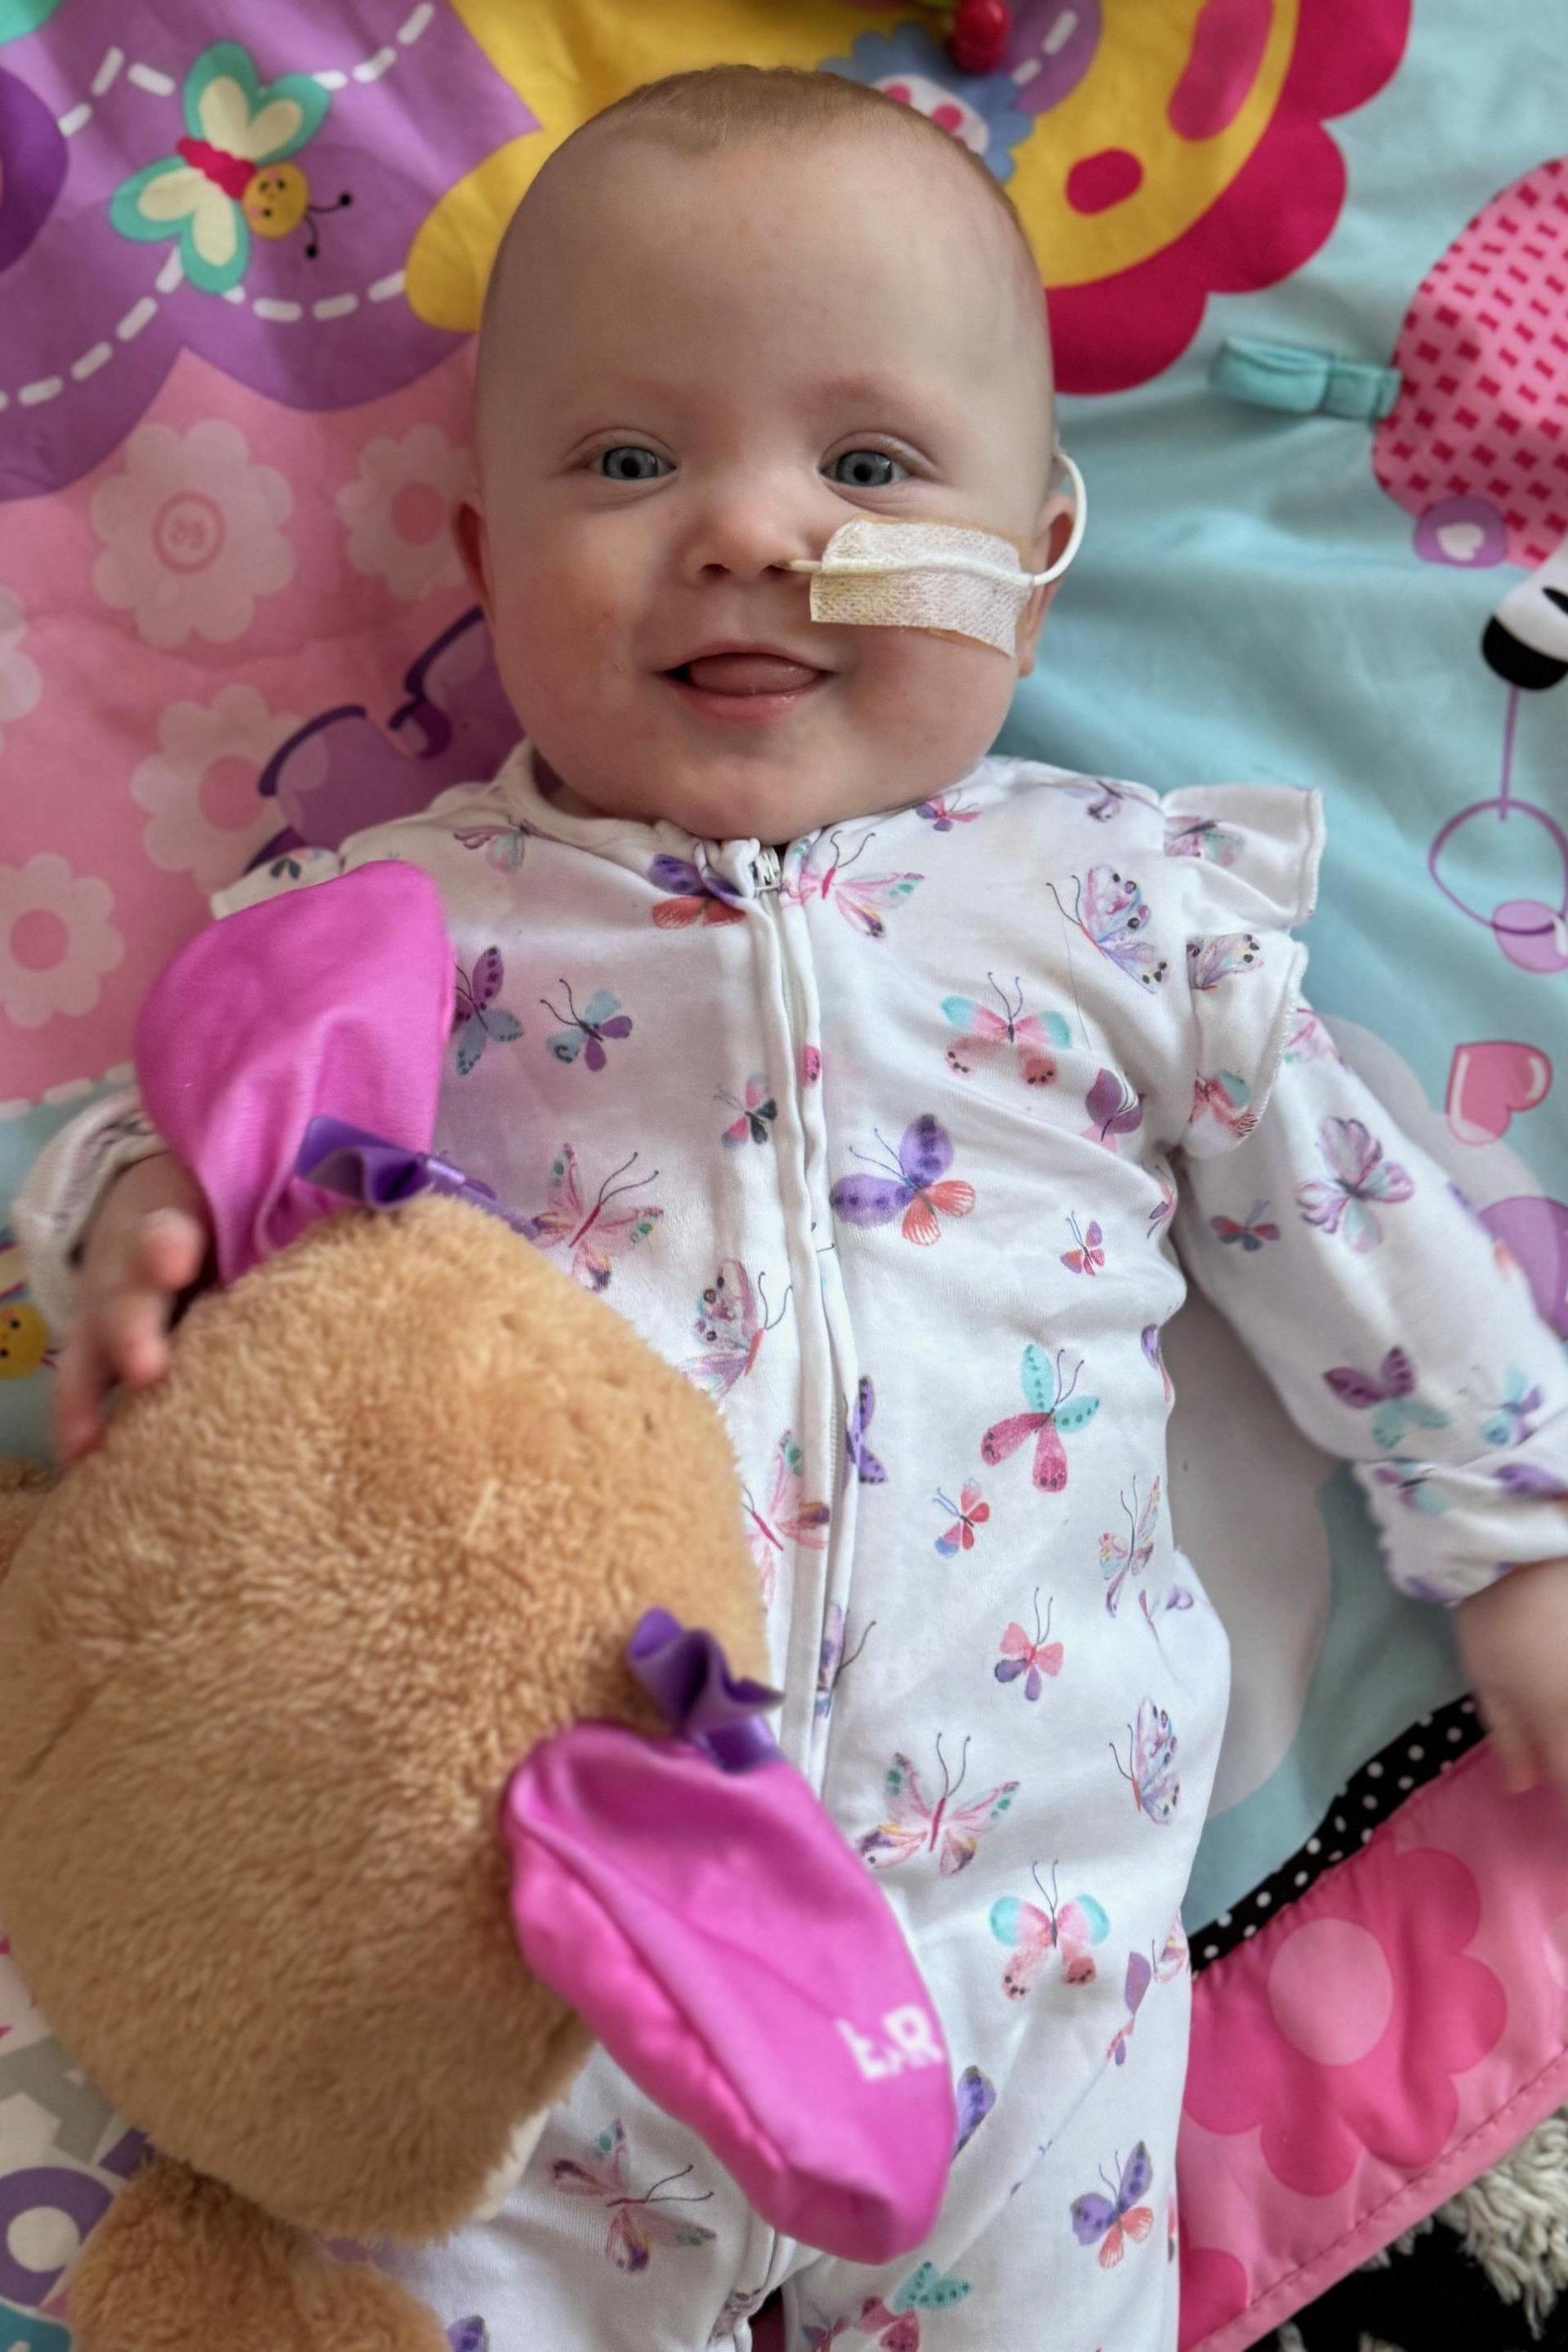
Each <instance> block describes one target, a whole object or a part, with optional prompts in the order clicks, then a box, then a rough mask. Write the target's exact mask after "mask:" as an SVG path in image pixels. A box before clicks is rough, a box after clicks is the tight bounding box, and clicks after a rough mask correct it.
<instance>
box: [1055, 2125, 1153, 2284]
mask: <svg viewBox="0 0 1568 2352" xmlns="http://www.w3.org/2000/svg"><path fill="white" fill-rule="evenodd" d="M1113 2161H1114V2162H1115V2163H1116V2164H1117V2165H1118V2168H1119V2169H1120V2171H1121V2179H1120V2181H1119V2182H1118V2183H1117V2184H1116V2185H1115V2186H1114V2187H1112V2185H1111V2182H1110V2179H1109V2177H1108V2176H1107V2174H1106V2171H1105V2168H1104V2167H1103V2166H1101V2168H1100V2179H1101V2180H1103V2181H1104V2182H1105V2186H1106V2188H1107V2189H1110V2195H1109V2196H1108V2197H1101V2196H1100V2194H1099V2192H1098V2191H1097V2190H1095V2189H1090V2191H1089V2195H1088V2196H1087V2197H1075V2198H1074V2199H1073V2201H1072V2233H1073V2236H1074V2237H1075V2238H1076V2239H1077V2240H1078V2242H1079V2245H1080V2246H1092V2245H1093V2244H1094V2242H1095V2241H1096V2239H1098V2240H1099V2241H1100V2268H1101V2270H1106V2271H1109V2270H1113V2269H1114V2268H1115V2266H1116V2264H1117V2263H1119V2262H1120V2261H1121V2257H1122V2255H1123V2254H1124V2253H1125V2252H1126V2251H1127V2241H1128V2239H1129V2238H1131V2241H1132V2242H1133V2244H1134V2245H1135V2246H1141V2245H1142V2242H1143V2241H1144V2239H1145V2238H1146V2237H1147V2236H1148V2234H1149V2232H1150V2231H1151V2230H1152V2228H1153V2226H1154V2216H1153V2214H1152V2212H1151V2210H1150V2209H1149V2207H1148V2206H1147V2205H1142V2204H1140V2203H1139V2201H1138V2200H1139V2199H1140V2198H1142V2197H1147V2195H1148V2194H1149V2190H1150V2188H1151V2186H1152V2182H1153V2179H1154V2167H1153V2165H1152V2162H1151V2161H1150V2158H1149V2151H1148V2149H1147V2148H1146V2147H1145V2146H1144V2145H1143V2142H1142V2140H1140V2141H1139V2143H1138V2145H1137V2147H1135V2148H1134V2149H1133V2151H1132V2153H1131V2156H1130V2157H1129V2158H1128V2159H1127V2162H1126V2164H1125V2165H1121V2162H1120V2159H1119V2158H1116V2159H1113Z"/></svg>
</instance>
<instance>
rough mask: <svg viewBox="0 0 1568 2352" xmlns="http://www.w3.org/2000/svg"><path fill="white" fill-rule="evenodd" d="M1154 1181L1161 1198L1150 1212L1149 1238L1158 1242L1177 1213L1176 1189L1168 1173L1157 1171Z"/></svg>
mask: <svg viewBox="0 0 1568 2352" xmlns="http://www.w3.org/2000/svg"><path fill="white" fill-rule="evenodd" d="M1154 1181H1155V1183H1156V1184H1158V1186H1159V1187H1160V1197H1159V1199H1158V1200H1157V1201H1156V1202H1155V1203H1154V1205H1153V1207H1152V1209H1151V1210H1150V1212H1149V1238H1150V1240H1151V1241H1154V1240H1157V1239H1158V1237H1159V1235H1160V1234H1163V1232H1164V1230H1165V1227H1166V1226H1167V1225H1168V1224H1169V1223H1170V1222H1171V1219H1172V1218H1173V1216H1174V1215H1175V1213H1176V1188H1175V1186H1174V1185H1173V1183H1172V1181H1171V1179H1170V1174H1169V1171H1162V1170H1160V1169H1158V1168H1157V1169H1156V1170H1155V1171H1154Z"/></svg>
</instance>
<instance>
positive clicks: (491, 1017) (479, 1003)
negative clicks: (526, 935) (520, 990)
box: [452, 948, 522, 1078]
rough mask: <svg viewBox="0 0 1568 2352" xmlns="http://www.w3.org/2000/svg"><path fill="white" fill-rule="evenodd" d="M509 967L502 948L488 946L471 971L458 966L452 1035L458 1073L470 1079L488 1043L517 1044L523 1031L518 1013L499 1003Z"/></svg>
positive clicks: (461, 1076)
mask: <svg viewBox="0 0 1568 2352" xmlns="http://www.w3.org/2000/svg"><path fill="white" fill-rule="evenodd" d="M504 977H505V968H504V966H503V964H502V962H501V952H500V948H487V949H486V950H485V951H484V953H483V955H481V956H479V957H478V958H476V960H475V963H474V968H473V971H471V972H468V971H464V970H463V967H462V965H461V964H459V965H458V993H457V1003H456V1004H455V1006H454V1007H453V1012H452V1034H453V1035H454V1036H455V1037H456V1039H457V1041H458V1045H457V1063H458V1076H459V1077H460V1078H466V1077H467V1076H468V1073H469V1071H470V1070H473V1069H476V1068H477V1067H478V1066H479V1062H480V1061H481V1060H482V1059H483V1057H484V1051H485V1048H486V1046H487V1045H516V1043H517V1041H518V1039H519V1038H520V1037H521V1034H522V1024H521V1021H519V1020H518V1018H517V1016H516V1014H515V1013H508V1012H507V1011H506V1010H505V1008H504V1006H502V1005H500V1004H498V1003H496V999H497V997H498V996H499V995H500V990H501V982H502V980H503V979H504Z"/></svg>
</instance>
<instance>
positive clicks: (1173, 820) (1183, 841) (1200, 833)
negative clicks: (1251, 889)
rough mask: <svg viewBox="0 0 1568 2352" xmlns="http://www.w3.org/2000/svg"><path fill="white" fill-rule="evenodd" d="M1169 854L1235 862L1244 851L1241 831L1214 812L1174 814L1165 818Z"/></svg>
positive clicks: (1212, 862) (1209, 862)
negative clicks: (1219, 818)
mask: <svg viewBox="0 0 1568 2352" xmlns="http://www.w3.org/2000/svg"><path fill="white" fill-rule="evenodd" d="M1165 855H1166V856H1167V857H1199V858H1202V860H1203V861H1204V863H1205V866H1234V865H1235V864H1236V861H1237V858H1238V857H1239V856H1240V855H1241V835H1240V834H1238V833H1232V832H1231V830H1230V829H1229V827H1228V826H1227V825H1223V824H1216V823H1215V819H1214V818H1213V817H1212V816H1177V815H1175V814H1171V815H1169V816H1167V817H1166V819H1165Z"/></svg>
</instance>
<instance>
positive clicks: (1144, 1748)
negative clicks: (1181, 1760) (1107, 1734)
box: [1110, 1698, 1182, 1829]
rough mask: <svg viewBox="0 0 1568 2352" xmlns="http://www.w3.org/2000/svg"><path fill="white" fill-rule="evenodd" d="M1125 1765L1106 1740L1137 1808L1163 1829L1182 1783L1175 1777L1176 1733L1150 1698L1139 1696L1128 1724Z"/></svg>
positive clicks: (1161, 1709) (1169, 1721) (1114, 1748)
mask: <svg viewBox="0 0 1568 2352" xmlns="http://www.w3.org/2000/svg"><path fill="white" fill-rule="evenodd" d="M1127 1738H1128V1748H1127V1761H1126V1763H1125V1764H1123V1763H1122V1761H1121V1756H1120V1754H1119V1753H1118V1750H1117V1747H1116V1742H1115V1741H1114V1740H1112V1741H1111V1743H1110V1752H1111V1754H1112V1756H1114V1757H1115V1758H1116V1769H1117V1770H1118V1771H1119V1772H1120V1773H1121V1777H1122V1779H1123V1780H1125V1781H1126V1782H1127V1784H1128V1786H1129V1787H1130V1788H1131V1791H1132V1801H1133V1803H1134V1805H1136V1807H1137V1808H1138V1811H1140V1812H1141V1813H1143V1814H1146V1815H1147V1817H1148V1819H1149V1820H1150V1821H1151V1822H1153V1824H1154V1826H1155V1828H1156V1829H1163V1828H1165V1827H1166V1825H1167V1824H1168V1823H1169V1822H1171V1820H1172V1819H1173V1817H1174V1814H1175V1811H1176V1805H1177V1802H1178V1801H1179V1799H1180V1797H1181V1793H1182V1784H1181V1781H1180V1780H1178V1779H1177V1777H1176V1735H1175V1733H1174V1731H1173V1729H1172V1728H1171V1718H1170V1717H1169V1716H1168V1715H1167V1714H1166V1713H1165V1710H1164V1708H1163V1707H1160V1706H1155V1704H1154V1702H1153V1700H1152V1698H1145V1699H1141V1700H1140V1701H1139V1704H1138V1720H1137V1722H1136V1723H1130V1724H1129V1725H1128V1727H1127Z"/></svg>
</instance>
